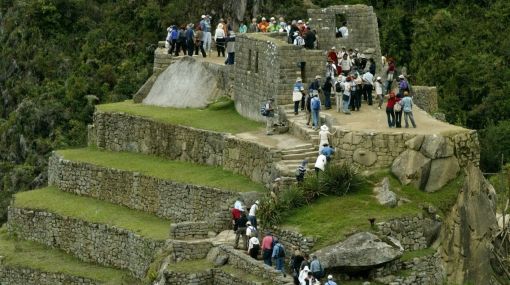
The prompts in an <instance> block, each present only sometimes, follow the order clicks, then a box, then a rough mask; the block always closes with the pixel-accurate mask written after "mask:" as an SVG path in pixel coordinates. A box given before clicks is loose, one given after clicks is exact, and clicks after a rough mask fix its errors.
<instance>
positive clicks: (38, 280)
mask: <svg viewBox="0 0 510 285" xmlns="http://www.w3.org/2000/svg"><path fill="white" fill-rule="evenodd" d="M0 284H2V285H55V284H73V285H100V284H102V283H100V282H98V281H94V280H91V279H88V278H84V277H76V276H70V275H67V274H63V273H54V272H42V271H39V270H35V269H31V268H22V267H11V266H7V265H0Z"/></svg>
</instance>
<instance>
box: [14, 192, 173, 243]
mask: <svg viewBox="0 0 510 285" xmlns="http://www.w3.org/2000/svg"><path fill="white" fill-rule="evenodd" d="M14 207H17V208H28V209H38V210H44V211H48V212H52V213H56V214H59V215H62V216H66V217H73V218H77V219H81V220H85V221H88V222H93V223H99V224H108V225H112V226H117V227H119V228H123V229H126V230H129V231H132V232H134V233H137V234H139V235H141V236H144V237H147V238H151V239H155V240H165V239H167V238H168V229H169V228H170V221H168V220H164V219H161V218H158V217H156V216H152V215H150V214H148V213H145V212H141V211H136V210H131V209H128V208H125V207H122V206H118V205H114V204H111V203H108V202H104V201H100V200H97V199H93V198H88V197H83V196H78V195H74V194H70V193H65V192H61V191H59V190H57V189H55V188H53V187H48V188H43V189H39V190H33V191H27V192H20V193H17V194H16V195H15V200H14Z"/></svg>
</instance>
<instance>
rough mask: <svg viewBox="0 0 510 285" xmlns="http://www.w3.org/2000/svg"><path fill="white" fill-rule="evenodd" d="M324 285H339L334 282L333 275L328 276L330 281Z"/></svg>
mask: <svg viewBox="0 0 510 285" xmlns="http://www.w3.org/2000/svg"><path fill="white" fill-rule="evenodd" d="M324 285H337V284H336V282H335V281H333V275H331V274H330V275H328V281H326V283H324Z"/></svg>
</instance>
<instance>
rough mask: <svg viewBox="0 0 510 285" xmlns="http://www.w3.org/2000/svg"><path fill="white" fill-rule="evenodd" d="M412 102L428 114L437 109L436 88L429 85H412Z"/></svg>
mask: <svg viewBox="0 0 510 285" xmlns="http://www.w3.org/2000/svg"><path fill="white" fill-rule="evenodd" d="M412 89H413V90H412V96H413V103H414V104H416V106H418V107H420V108H421V109H423V110H425V111H426V112H427V113H429V114H434V113H435V112H437V111H438V105H437V89H436V87H430V86H412Z"/></svg>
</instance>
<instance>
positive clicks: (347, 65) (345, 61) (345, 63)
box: [338, 53, 352, 76]
mask: <svg viewBox="0 0 510 285" xmlns="http://www.w3.org/2000/svg"><path fill="white" fill-rule="evenodd" d="M338 64H339V65H340V67H341V68H342V73H343V74H344V75H345V76H348V75H349V73H350V72H351V68H352V61H351V59H350V58H349V54H348V53H344V54H343V56H342V59H341V60H340V61H339V62H338Z"/></svg>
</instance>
